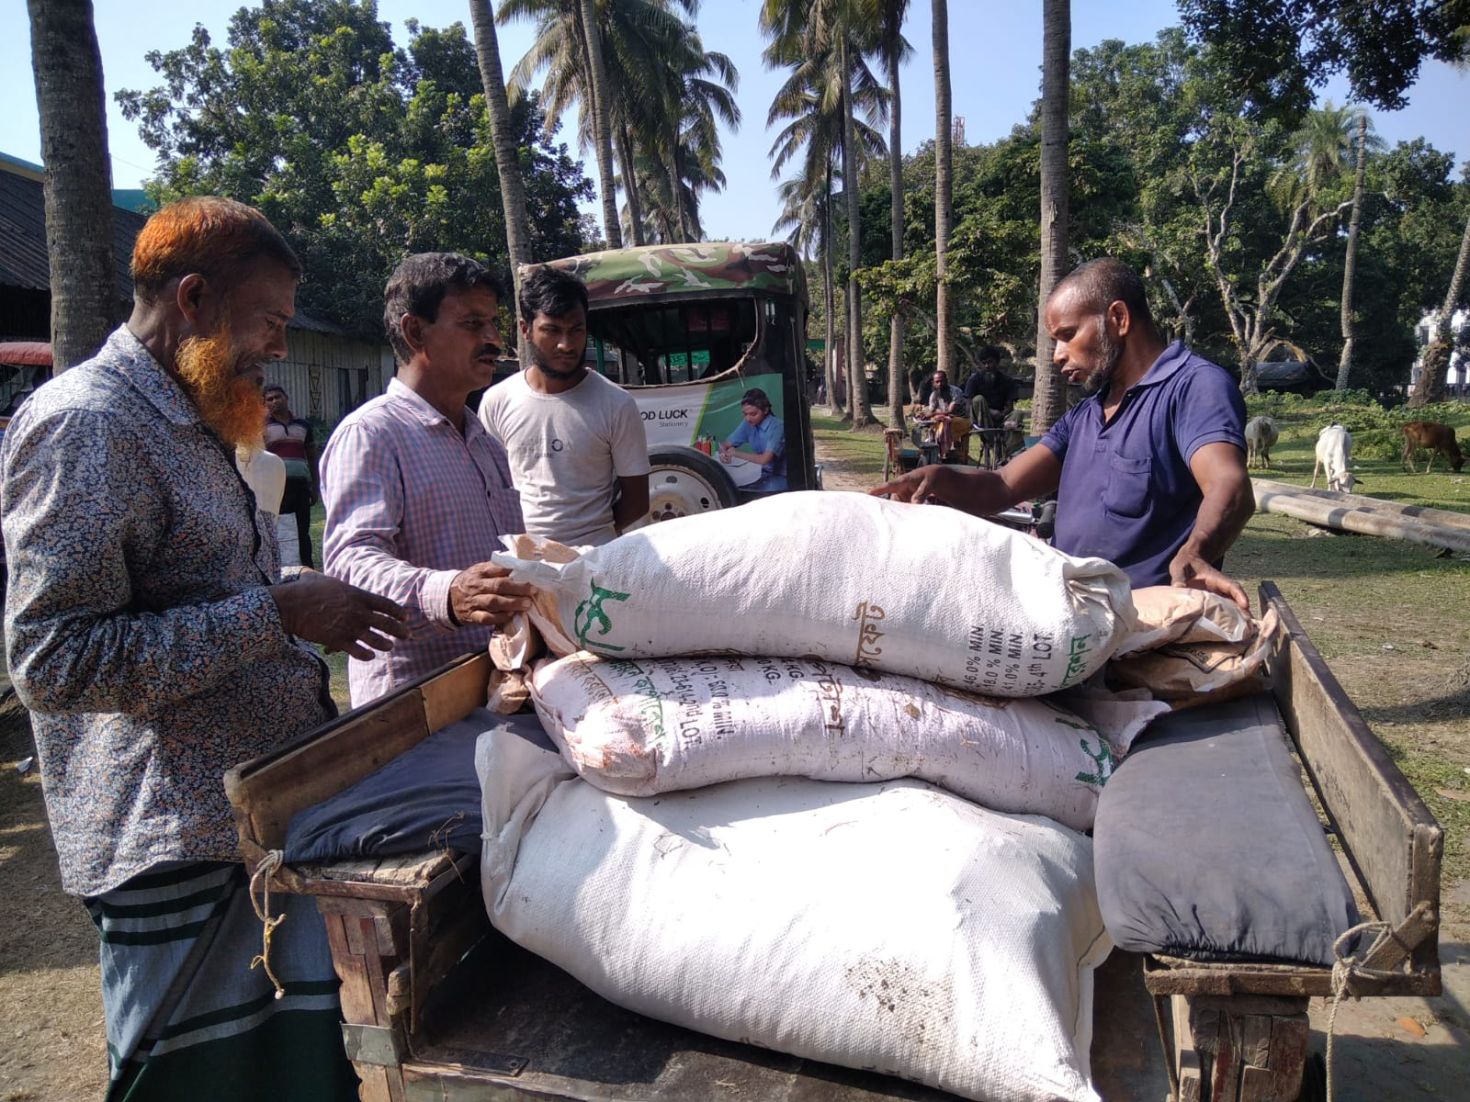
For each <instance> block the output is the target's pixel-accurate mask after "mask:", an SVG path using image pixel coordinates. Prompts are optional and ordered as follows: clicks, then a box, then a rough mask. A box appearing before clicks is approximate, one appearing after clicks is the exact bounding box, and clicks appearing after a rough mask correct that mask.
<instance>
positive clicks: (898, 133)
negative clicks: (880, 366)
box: [878, 0, 913, 429]
mask: <svg viewBox="0 0 1470 1102" xmlns="http://www.w3.org/2000/svg"><path fill="white" fill-rule="evenodd" d="M908 7H909V0H882V3H881V4H880V5H879V19H880V24H879V44H878V53H879V55H880V56H881V57H882V59H883V67H884V69H885V70H886V71H887V73H888V96H889V100H888V183H889V191H890V192H891V199H890V201H889V202H890V210H889V213H890V216H891V218H890V221H891V225H892V231H893V259H894V261H901V260H903V229H904V224H903V140H902V135H903V127H902V125H901V120H900V115H901V104H902V97H901V96H900V94H899V79H898V70H899V67H900V65H902V64H903V61H904V59H905V58H907V57H908V55H909V54H911V53H913V48H912V47H911V46H910V45H909V44H908V40H907V39H905V38H904V36H903V21H904V16H906V15H907V14H908ZM904 375H905V372H904V367H903V312H902V311H901V310H894V311H893V313H892V316H891V317H890V318H889V319H888V426H889V428H895V429H902V428H903V427H904V423H903V403H904V396H905V394H906V393H907V390H908V386H907V380H906V379H905V377H904Z"/></svg>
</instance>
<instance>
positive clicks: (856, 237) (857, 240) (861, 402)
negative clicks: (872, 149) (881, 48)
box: [837, 32, 873, 429]
mask: <svg viewBox="0 0 1470 1102" xmlns="http://www.w3.org/2000/svg"><path fill="white" fill-rule="evenodd" d="M837 47H838V48H837V54H838V65H839V67H840V68H839V71H840V72H841V73H842V180H843V186H842V193H843V196H844V198H846V200H847V323H848V336H847V364H848V368H847V373H848V388H849V399H848V402H849V406H850V408H851V412H852V427H853V428H854V429H860V428H866V427H867V426H868V425H871V424H872V423H873V414H872V412H871V410H870V409H869V408H868V378H867V373H866V372H865V371H864V357H863V289H862V286H861V284H859V283H858V269H859V268H861V267H862V261H863V255H862V254H863V242H862V214H861V211H862V204H861V203H860V202H859V199H858V169H857V157H858V154H857V149H856V148H855V145H856V139H855V138H854V136H853V128H852V121H853V109H852V77H851V69H852V62H853V52H854V51H853V48H852V38H851V36H849V35H848V34H847V33H845V32H844V33H843V34H841V36H840V37H839V38H838V43H837Z"/></svg>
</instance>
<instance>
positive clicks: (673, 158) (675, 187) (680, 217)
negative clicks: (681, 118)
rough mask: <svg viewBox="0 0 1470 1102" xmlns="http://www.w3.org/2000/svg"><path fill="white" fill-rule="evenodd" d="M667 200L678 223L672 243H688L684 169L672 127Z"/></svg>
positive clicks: (677, 129) (677, 139)
mask: <svg viewBox="0 0 1470 1102" xmlns="http://www.w3.org/2000/svg"><path fill="white" fill-rule="evenodd" d="M668 164H669V198H671V199H672V200H673V201H674V220H675V221H676V222H677V223H678V230H677V232H675V234H674V238H673V239H674V241H676V242H679V241H688V240H689V230H688V224H687V221H686V219H685V217H684V169H683V166H682V165H681V164H680V163H679V128H678V127H677V126H675V127H674V133H673V137H672V138H671V139H670V141H669V161H668Z"/></svg>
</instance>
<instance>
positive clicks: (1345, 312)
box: [1337, 111, 1368, 391]
mask: <svg viewBox="0 0 1470 1102" xmlns="http://www.w3.org/2000/svg"><path fill="white" fill-rule="evenodd" d="M1357 147H1358V156H1357V163H1356V164H1355V165H1354V169H1353V210H1352V214H1351V215H1350V216H1349V218H1348V238H1347V251H1346V252H1345V253H1344V254H1343V261H1342V309H1341V319H1342V355H1341V356H1340V357H1339V358H1338V361H1337V389H1338V390H1340V391H1342V390H1346V389H1347V388H1348V381H1349V379H1350V378H1351V377H1352V373H1353V337H1354V332H1355V326H1354V318H1353V276H1354V274H1355V273H1356V272H1357V267H1358V233H1359V230H1360V229H1361V227H1362V224H1363V177H1364V175H1365V173H1366V171H1367V167H1368V113H1367V112H1366V111H1359V112H1358V141H1357Z"/></svg>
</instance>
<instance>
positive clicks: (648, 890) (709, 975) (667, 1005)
mask: <svg viewBox="0 0 1470 1102" xmlns="http://www.w3.org/2000/svg"><path fill="white" fill-rule="evenodd" d="M476 764H477V768H478V769H479V771H480V777H481V782H482V785H483V787H484V792H485V848H484V853H483V857H482V862H483V863H482V872H483V877H482V886H483V890H484V894H485V903H486V906H487V908H488V910H489V913H490V917H491V919H492V921H493V922H494V924H495V926H496V927H497V928H498V929H500V930H501V931H502V932H503V933H505V934H506V936H508V937H509V938H510V939H511V940H512V941H514V942H516V943H517V944H519V945H521V946H523V947H525V948H526V949H528V950H530V951H531V952H534V953H537V954H539V955H540V956H542V957H545V958H546V959H547V960H549V961H551V962H552V963H553V964H556V965H557V966H558V967H560V968H562V969H564V970H565V971H567V972H568V973H570V974H571V975H572V976H573V977H575V978H576V979H578V980H580V981H581V982H582V983H584V984H586V985H587V986H588V987H589V988H591V989H592V990H593V991H595V992H597V993H598V994H600V995H602V996H603V997H604V998H607V999H609V1000H611V1001H612V1002H614V1003H617V1004H618V1005H620V1006H624V1007H627V1008H628V1009H631V1010H634V1011H636V1012H638V1013H641V1014H646V1015H648V1016H650V1017H653V1018H658V1019H661V1020H663V1021H668V1022H673V1023H675V1024H677V1025H681V1026H685V1027H688V1028H691V1029H695V1030H699V1031H701V1032H703V1033H708V1034H712V1035H714V1036H717V1037H724V1038H727V1039H730V1040H738V1041H745V1042H749V1043H751V1044H755V1045H759V1046H761V1047H765V1048H770V1049H774V1050H776V1051H778V1052H787V1053H791V1054H794V1055H796V1056H801V1057H805V1058H808V1059H813V1060H822V1061H826V1062H830V1063H834V1064H841V1065H844V1066H847V1067H858V1068H872V1069H874V1070H877V1071H880V1072H884V1073H887V1074H891V1075H897V1076H901V1077H903V1078H906V1079H912V1080H916V1081H918V1082H921V1083H927V1084H929V1085H931V1086H934V1087H938V1088H940V1089H943V1090H948V1091H952V1092H954V1093H955V1094H959V1095H962V1096H964V1097H967V1098H977V1099H978V1098H984V1099H988V1100H990V1102H1057V1100H1063V1102H1065V1100H1078V1102H1095V1100H1096V1099H1097V1094H1096V1092H1095V1091H1094V1090H1093V1088H1092V1085H1091V1083H1090V1070H1089V1065H1088V1047H1089V1043H1090V1036H1091V1021H1092V979H1093V971H1094V969H1095V968H1096V966H1097V965H1098V964H1099V963H1101V961H1102V959H1103V958H1104V957H1105V956H1106V955H1107V952H1108V949H1109V946H1110V942H1109V941H1108V938H1107V934H1106V933H1105V931H1104V928H1103V924H1102V921H1101V919H1100V917H1099V914H1098V909H1097V903H1096V898H1095V893H1094V887H1093V882H1092V848H1091V842H1090V841H1088V839H1087V838H1085V837H1083V836H1082V835H1079V834H1076V833H1074V832H1073V831H1070V830H1067V829H1066V828H1064V827H1061V826H1058V825H1056V824H1054V823H1052V822H1050V821H1049V820H1046V819H1042V818H1039V817H1034V818H1031V817H1026V818H1018V817H1010V816H1004V815H999V814H996V813H994V812H990V811H985V810H982V809H980V808H978V807H975V806H974V805H973V804H969V803H967V802H965V801H964V800H961V799H960V798H959V797H957V796H952V795H950V794H948V793H945V792H942V791H940V790H938V789H936V788H931V787H929V786H928V785H924V784H921V783H920V782H917V781H894V782H890V783H888V784H865V785H847V784H822V783H820V782H817V781H809V780H802V779H794V778H785V779H764V780H749V781H736V782H734V783H731V784H723V785H717V786H715V787H713V788H706V789H701V790H699V791H697V792H687V793H681V794H679V795H678V796H672V797H654V798H647V799H636V798H630V797H624V796H614V795H611V794H609V793H606V792H602V791H601V790H599V789H596V788H594V787H592V786H591V785H589V784H587V783H586V782H585V781H582V780H580V779H578V778H576V777H573V776H572V775H571V774H570V773H569V772H567V771H566V766H565V765H564V764H563V763H562V762H561V761H560V759H559V758H558V757H557V755H555V754H551V753H548V752H546V751H541V750H537V749H536V748H535V747H534V746H532V745H530V744H529V743H525V742H519V741H517V742H515V743H514V744H506V743H505V742H503V741H502V742H497V741H496V736H495V735H494V734H491V735H486V736H485V737H484V738H482V739H481V741H480V744H479V746H478V747H477V762H476Z"/></svg>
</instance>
